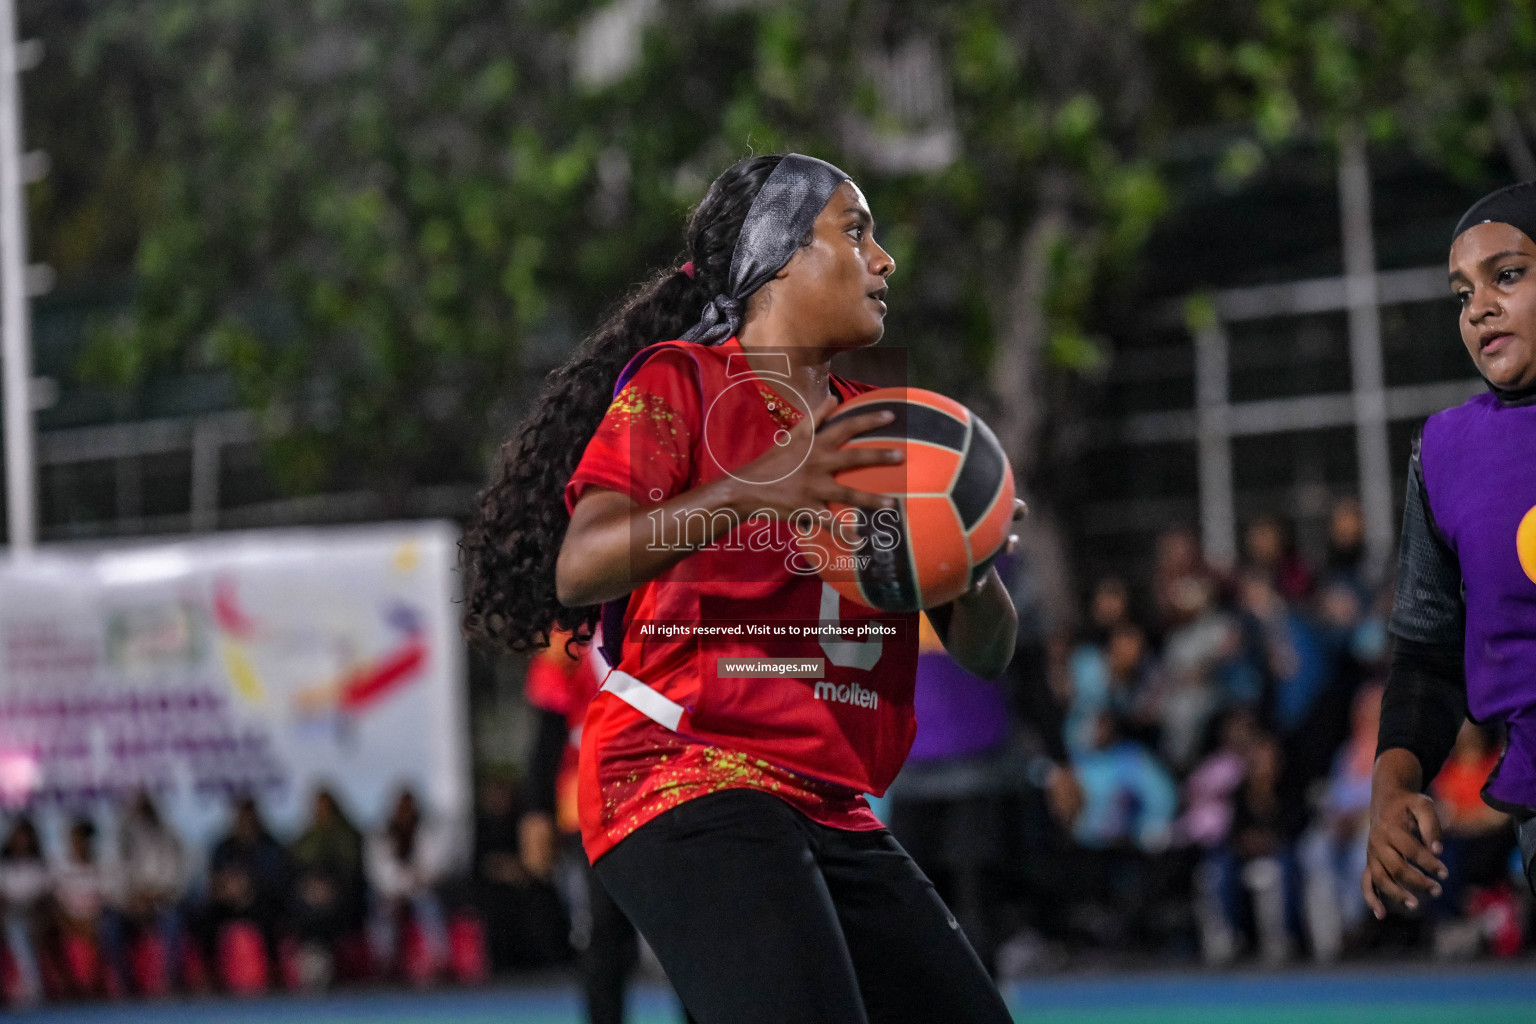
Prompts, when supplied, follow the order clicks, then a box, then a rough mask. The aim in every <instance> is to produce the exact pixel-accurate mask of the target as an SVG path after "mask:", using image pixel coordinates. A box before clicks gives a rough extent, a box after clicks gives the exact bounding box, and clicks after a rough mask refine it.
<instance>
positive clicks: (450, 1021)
mask: <svg viewBox="0 0 1536 1024" xmlns="http://www.w3.org/2000/svg"><path fill="white" fill-rule="evenodd" d="M1005 991H1006V994H1007V996H1008V1000H1009V1004H1010V1005H1011V1006H1012V1007H1013V1008H1014V1016H1015V1019H1016V1020H1019V1021H1026V1022H1032V1024H1536V961H1521V962H1518V963H1515V964H1512V965H1499V966H1490V965H1474V966H1463V967H1455V968H1451V967H1438V966H1436V967H1431V966H1427V965H1423V964H1417V965H1405V966H1403V967H1401V968H1387V967H1382V968H1373V969H1362V968H1347V969H1338V970H1329V971H1295V972H1287V973H1274V974H1245V973H1224V974H1215V973H1202V972H1180V973H1174V972H1164V973H1157V974H1145V975H1126V974H1117V975H1104V976H1096V977H1095V976H1061V977H1055V978H1049V979H1041V980H1037V981H1029V982H1022V983H1018V984H1012V985H1009V986H1008V987H1007V989H1006V990H1005ZM6 1016H7V1017H10V1018H11V1019H15V1020H18V1021H22V1022H26V1024H361V1022H365V1021H366V1022H368V1024H582V1017H581V1016H580V1013H579V1010H578V1004H577V1000H576V996H575V993H574V991H573V990H571V989H569V988H567V987H563V986H552V985H541V986H538V987H493V988H486V989H481V990H476V991H469V992H466V991H452V992H435V993H409V992H394V991H391V992H368V993H348V994H343V995H337V996H330V997H327V998H323V999H312V998H288V997H274V998H268V999H260V1000H254V1001H249V1002H232V1001H227V1000H203V1001H196V1002H163V1003H133V1004H122V1005H115V1006H108V1005H97V1006H78V1007H40V1008H38V1009H35V1010H29V1011H25V1012H22V1013H15V1014H9V1013H8V1014H6ZM680 1021H681V1015H680V1014H679V1013H678V1012H677V1009H676V1006H675V1004H674V1003H673V1001H672V998H671V996H670V994H669V993H667V992H666V991H664V990H660V989H656V988H642V989H640V990H638V991H637V992H636V993H635V994H634V996H633V998H632V1001H631V1013H630V1024H679V1022H680ZM785 1024H794V1022H793V1021H786V1022H785ZM935 1024H943V1022H935Z"/></svg>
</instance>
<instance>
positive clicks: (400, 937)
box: [0, 780, 568, 1005]
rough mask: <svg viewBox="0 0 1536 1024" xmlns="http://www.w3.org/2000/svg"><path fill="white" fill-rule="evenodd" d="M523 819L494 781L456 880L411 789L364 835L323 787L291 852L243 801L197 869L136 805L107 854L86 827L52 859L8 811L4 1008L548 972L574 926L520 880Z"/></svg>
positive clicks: (437, 833)
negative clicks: (521, 970) (523, 969)
mask: <svg viewBox="0 0 1536 1024" xmlns="http://www.w3.org/2000/svg"><path fill="white" fill-rule="evenodd" d="M518 818H519V814H518V810H517V808H516V806H515V790H514V788H513V787H512V785H511V783H510V782H509V781H502V780H489V781H487V782H486V783H485V784H484V785H483V786H482V789H481V793H480V813H479V814H478V815H477V820H476V839H475V850H474V855H473V857H472V858H471V862H470V865H469V869H468V871H467V872H466V871H465V870H464V869H462V868H460V867H458V866H457V862H459V861H462V860H463V858H461V857H456V856H455V855H454V850H453V847H454V844H453V842H451V837H450V836H449V834H448V833H447V832H446V831H445V830H444V829H442V828H441V827H439V825H438V824H436V823H434V822H433V821H432V820H431V819H430V818H428V817H427V816H425V815H424V814H423V812H422V809H421V808H420V807H419V806H418V803H417V798H416V796H415V795H414V794H413V793H412V792H411V791H410V790H402V791H401V792H400V793H399V795H398V798H397V799H396V801H395V802H394V804H393V809H392V812H391V814H390V815H389V818H388V820H387V821H386V822H385V823H384V825H383V826H382V827H381V828H380V829H379V830H377V831H376V832H374V833H371V834H365V833H363V832H361V831H360V830H359V829H358V828H357V827H355V826H354V825H353V824H352V822H351V821H350V820H349V817H348V815H347V813H346V812H345V811H344V809H343V808H342V807H341V805H340V803H339V801H338V800H337V798H336V797H335V796H334V795H333V794H332V793H331V792H329V791H326V790H321V791H319V792H317V793H316V794H315V795H314V799H313V806H312V809H311V812H310V820H309V822H308V824H307V826H306V827H305V828H304V829H303V830H302V832H300V833H299V834H298V835H297V836H295V837H293V838H292V840H291V841H289V842H286V843H285V842H283V841H281V840H280V839H278V838H277V837H276V836H274V835H273V834H272V832H271V831H270V830H269V829H268V827H267V826H266V824H265V823H264V821H263V818H262V814H261V809H260V807H259V805H258V803H257V801H256V800H255V799H253V798H251V797H248V796H247V797H241V798H239V799H237V800H235V801H234V802H233V803H232V805H231V807H230V820H229V825H228V830H227V832H226V834H224V835H223V836H222V837H221V838H219V839H218V840H217V841H216V842H215V843H214V844H213V845H212V847H211V848H210V849H209V850H207V851H206V852H205V857H199V856H195V855H194V851H191V850H188V849H187V848H186V845H185V844H184V843H183V841H182V839H181V838H180V837H178V836H177V834H176V832H175V831H174V829H173V828H172V827H171V826H170V824H169V823H168V822H167V821H166V820H165V819H164V818H163V817H162V816H161V815H160V814H159V812H158V810H157V808H156V805H155V802H154V800H153V799H152V798H151V797H150V796H149V795H148V794H145V793H140V794H139V795H138V796H136V797H135V798H134V799H133V800H132V801H131V802H130V803H129V804H128V805H127V806H125V807H124V808H122V809H121V813H120V814H119V815H117V820H116V821H115V822H114V823H113V826H114V827H113V828H111V830H110V832H111V835H112V838H113V840H114V841H113V842H106V841H104V839H103V835H99V834H98V824H97V822H96V821H95V820H93V819H92V818H90V817H80V818H77V819H75V820H73V821H71V822H67V823H66V824H65V826H64V827H63V834H62V835H61V836H59V837H58V838H59V840H60V841H59V842H58V843H57V844H54V845H56V846H57V850H56V851H54V854H53V855H49V852H48V851H47V849H46V848H45V847H46V845H47V844H45V843H44V842H43V836H42V835H41V834H40V831H41V830H40V829H39V827H38V824H37V823H36V821H35V820H34V818H33V817H32V816H31V815H29V814H25V813H23V814H19V815H16V816H14V817H13V818H11V820H10V821H9V823H8V825H7V827H6V831H5V839H4V844H3V845H0V912H3V923H4V933H3V940H4V945H3V952H0V982H3V989H4V994H5V997H6V1001H7V1002H9V1003H10V1004H12V1005H27V1004H32V1003H36V1002H39V1001H42V1000H45V999H46V1000H61V999H62V1000H68V999H82V998H87V999H88V998H98V997H107V998H124V997H127V996H150V997H154V996H164V995H168V994H172V993H200V992H225V993H231V994H237V995H255V994H260V993H263V992H268V991H276V990H302V991H320V990H325V989H328V988H330V987H332V986H333V985H336V984H343V983H354V984H355V983H379V982H384V983H390V982H395V983H408V984H412V985H415V986H418V987H420V986H425V985H431V984H435V983H439V982H459V983H475V982H478V981H482V980H484V979H485V978H486V977H487V975H488V974H489V973H490V971H492V970H494V969H497V968H511V967H519V966H542V965H545V964H550V963H555V962H558V961H560V960H562V959H564V958H566V956H567V955H568V950H567V946H568V925H567V923H566V921H565V915H564V912H563V909H562V906H561V903H560V899H559V897H558V896H557V894H556V892H555V888H554V886H553V883H552V881H551V880H550V878H549V873H548V872H547V871H546V872H544V873H543V874H542V876H541V875H539V874H537V873H535V872H530V871H529V870H527V868H526V867H525V866H524V862H523V859H522V856H521V853H520V851H519V835H518ZM104 834H105V833H104Z"/></svg>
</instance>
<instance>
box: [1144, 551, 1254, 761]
mask: <svg viewBox="0 0 1536 1024" xmlns="http://www.w3.org/2000/svg"><path fill="white" fill-rule="evenodd" d="M1216 598H1217V594H1216V589H1215V585H1214V583H1213V582H1212V581H1211V579H1210V578H1209V577H1204V576H1193V575H1191V576H1185V577H1183V578H1181V579H1180V580H1178V581H1177V582H1176V583H1175V584H1174V585H1173V586H1172V587H1171V589H1170V591H1169V596H1168V599H1169V602H1170V605H1169V609H1170V614H1171V615H1173V618H1172V620H1171V621H1172V623H1173V628H1172V629H1171V630H1170V631H1169V633H1168V638H1167V642H1166V643H1165V644H1164V646H1163V670H1164V672H1165V673H1166V674H1167V682H1166V685H1165V686H1164V688H1163V692H1162V696H1161V699H1160V700H1159V706H1160V709H1161V712H1162V718H1161V722H1160V723H1159V731H1160V737H1161V750H1160V752H1161V754H1162V756H1163V759H1164V761H1165V762H1166V763H1167V764H1169V765H1170V766H1171V767H1172V768H1174V770H1176V771H1179V772H1181V773H1182V772H1186V771H1188V770H1189V769H1191V768H1193V767H1194V765H1195V762H1196V761H1197V760H1198V758H1199V756H1200V753H1201V750H1200V745H1201V742H1202V740H1203V739H1204V737H1205V736H1206V735H1207V733H1208V730H1209V728H1210V724H1211V722H1212V721H1213V720H1214V718H1215V716H1216V715H1218V714H1219V713H1220V712H1221V710H1222V709H1223V708H1225V707H1227V706H1229V705H1230V704H1232V703H1234V702H1246V701H1247V700H1250V699H1251V698H1252V697H1253V696H1255V695H1256V694H1257V693H1258V691H1259V688H1260V681H1259V676H1258V673H1257V670H1256V669H1255V668H1254V666H1253V665H1252V664H1250V662H1249V660H1248V658H1247V657H1246V654H1247V651H1246V649H1245V647H1244V643H1243V633H1242V630H1241V629H1240V628H1239V625H1238V621H1237V619H1236V618H1235V617H1233V616H1232V615H1231V614H1230V613H1228V612H1227V611H1226V610H1225V609H1223V608H1222V607H1221V606H1220V605H1219V604H1218V603H1217V600H1216Z"/></svg>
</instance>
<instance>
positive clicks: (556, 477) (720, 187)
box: [459, 155, 783, 651]
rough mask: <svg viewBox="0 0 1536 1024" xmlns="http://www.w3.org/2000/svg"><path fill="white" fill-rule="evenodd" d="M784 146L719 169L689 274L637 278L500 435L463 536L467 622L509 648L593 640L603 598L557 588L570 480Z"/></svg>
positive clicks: (713, 272)
mask: <svg viewBox="0 0 1536 1024" xmlns="http://www.w3.org/2000/svg"><path fill="white" fill-rule="evenodd" d="M782 159H783V157H782V156H780V155H767V156H756V157H748V158H747V159H745V160H741V161H739V162H737V163H736V164H734V165H732V166H731V167H730V168H729V169H727V170H726V171H725V172H724V173H723V174H721V175H720V177H718V178H716V179H715V182H714V184H712V185H711V186H710V187H709V192H708V194H706V195H705V196H704V199H703V201H702V202H701V203H699V206H698V208H697V209H696V210H695V211H694V213H693V216H692V218H691V219H690V221H689V224H688V258H689V259H691V260H692V261H693V270H694V275H693V277H691V278H690V277H689V276H688V275H686V274H684V273H682V272H681V271H679V270H676V269H670V270H664V271H660V272H658V273H656V274H654V275H653V276H652V277H651V278H650V280H648V281H646V282H645V283H643V284H641V285H639V286H638V287H636V288H635V289H634V290H633V291H632V292H631V293H630V295H629V297H628V298H627V299H626V300H625V301H624V302H623V303H622V304H621V305H620V306H619V307H618V310H617V312H615V313H614V314H613V315H611V316H610V317H609V318H608V319H607V320H606V321H605V322H604V323H603V324H602V325H601V326H600V327H598V329H597V330H596V331H594V332H593V333H592V335H591V336H590V337H588V338H587V339H586V341H585V342H584V343H583V344H582V345H581V347H580V348H579V349H578V350H577V352H576V354H575V355H574V356H572V357H571V359H570V360H569V361H568V362H566V363H565V365H563V366H561V367H559V368H558V369H556V370H554V371H552V372H551V373H550V375H549V377H548V378H546V379H545V381H544V388H543V391H542V392H541V393H540V395H539V399H538V402H537V403H536V404H535V405H534V408H533V411H532V412H531V413H529V415H528V417H527V419H525V420H524V421H523V423H522V425H521V426H519V427H518V428H517V430H516V431H514V432H513V434H512V436H511V437H510V438H508V439H507V441H506V442H505V443H504V444H503V445H502V447H501V453H500V457H499V460H498V465H497V467H496V469H495V471H494V476H493V479H492V480H491V484H490V486H489V487H487V488H486V489H485V490H484V491H482V492H481V494H480V509H479V512H478V514H477V515H476V517H475V520H474V521H473V522H472V523H471V524H470V526H469V529H468V530H467V531H466V532H465V534H464V538H463V539H462V540H461V541H459V553H460V558H459V562H460V568H461V569H462V571H463V573H464V592H465V609H464V616H463V628H464V632H465V635H467V636H468V637H469V638H470V639H472V640H482V641H487V642H489V643H491V644H493V645H494V646H497V647H500V648H503V649H506V650H513V651H526V650H529V649H530V648H536V647H548V646H549V643H550V636H551V634H552V633H553V632H554V631H555V630H556V629H562V630H567V631H569V632H570V633H571V634H572V637H573V638H574V639H575V640H577V641H582V640H588V639H590V638H591V636H592V630H593V628H594V626H595V625H596V624H597V620H598V616H599V613H600V606H598V605H592V606H589V607H585V608H567V607H565V606H564V605H562V604H561V603H560V601H559V599H558V598H557V597H556V596H555V559H556V557H557V556H558V555H559V553H560V545H561V543H562V542H563V541H564V540H565V531H566V528H567V527H568V526H569V525H570V516H569V514H568V513H567V512H566V510H565V497H564V495H565V485H566V483H567V482H568V481H569V480H570V478H571V474H572V473H573V472H575V470H576V464H577V463H578V462H579V461H580V460H581V455H582V452H583V451H585V450H586V446H587V442H588V441H589V440H591V438H592V435H593V433H595V432H596V430H597V427H598V424H599V423H601V422H602V419H603V414H604V413H605V412H607V410H608V406H609V404H610V403H611V401H612V398H613V385H614V382H615V381H616V380H618V376H619V371H621V370H622V369H623V368H624V365H625V364H626V363H628V362H629V360H630V357H632V356H633V355H634V354H635V353H636V352H638V351H640V350H641V349H642V348H645V347H646V346H647V345H651V344H654V343H655V342H658V341H667V340H670V339H673V338H676V337H677V336H678V335H679V334H681V333H682V332H684V331H686V330H687V329H688V328H689V327H692V326H693V325H694V324H695V323H696V322H698V319H699V315H700V313H701V312H703V309H704V304H705V303H706V302H708V301H709V300H710V299H712V298H714V297H715V295H717V294H719V293H721V292H723V291H725V289H726V282H727V280H728V279H729V277H730V269H731V255H732V254H733V253H734V252H735V250H736V238H737V236H738V235H739V234H740V233H741V226H742V224H743V223H744V222H745V221H746V218H747V212H748V211H749V210H750V209H751V207H752V200H753V199H754V198H756V196H757V193H758V191H759V190H761V189H762V187H763V183H764V182H766V181H767V180H768V176H769V175H770V174H772V173H773V169H774V168H775V167H777V166H778V165H779V161H780V160H782Z"/></svg>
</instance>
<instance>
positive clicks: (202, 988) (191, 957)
mask: <svg viewBox="0 0 1536 1024" xmlns="http://www.w3.org/2000/svg"><path fill="white" fill-rule="evenodd" d="M181 982H182V985H183V986H184V987H185V988H186V990H187V991H188V992H207V991H208V990H209V989H210V988H211V987H212V986H211V985H210V984H209V981H208V965H207V964H206V963H205V962H204V961H203V952H202V950H200V949H199V948H198V947H197V943H196V942H193V941H192V939H191V937H190V936H188V937H185V938H183V939H182V940H181Z"/></svg>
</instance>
